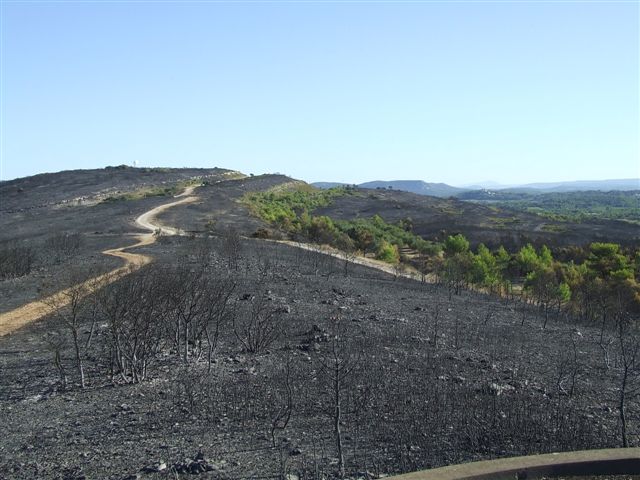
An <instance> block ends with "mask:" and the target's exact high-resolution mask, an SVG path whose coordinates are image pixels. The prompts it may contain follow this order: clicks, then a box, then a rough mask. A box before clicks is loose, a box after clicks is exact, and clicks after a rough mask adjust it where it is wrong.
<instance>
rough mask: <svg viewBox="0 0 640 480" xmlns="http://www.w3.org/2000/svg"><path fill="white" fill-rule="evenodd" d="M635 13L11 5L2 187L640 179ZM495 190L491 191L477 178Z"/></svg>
mask: <svg viewBox="0 0 640 480" xmlns="http://www.w3.org/2000/svg"><path fill="white" fill-rule="evenodd" d="M638 9H639V5H638V3H637V2H626V1H618V2H581V3H578V2H511V3H506V2H451V3H447V2H424V3H418V2H399V3H379V2H371V3H367V2H330V3H322V2H311V3H309V2H305V3H291V2H265V3H263V2H260V3H256V2H242V1H239V2H233V3H232V2H215V3H205V2H188V1H186V2H182V3H167V2H132V3H128V2H75V1H71V2H18V1H4V2H2V3H0V27H1V28H0V35H1V37H2V38H1V41H0V50H1V51H0V58H1V65H0V67H1V75H0V80H1V82H0V83H1V85H0V97H1V98H0V104H1V108H0V137H1V138H0V179H11V178H16V177H23V176H28V175H33V174H36V173H39V172H42V171H58V170H69V169H77V168H100V167H104V166H107V165H118V164H130V165H131V164H133V163H134V162H137V163H138V164H139V165H140V166H155V165H166V166H171V167H181V166H183V165H185V164H189V165H190V166H192V167H201V168H205V167H210V166H212V165H225V166H227V167H228V168H232V169H237V170H240V171H243V172H247V173H249V172H251V173H256V174H257V173H263V172H274V171H279V172H283V173H286V174H288V175H290V176H292V177H295V178H301V179H304V180H306V181H309V182H316V181H333V180H336V181H338V180H341V181H344V182H346V183H362V182H364V181H369V180H371V179H374V178H416V179H424V180H425V181H428V182H442V183H448V184H450V185H465V184H471V183H478V182H482V181H487V179H488V180H490V181H494V182H498V183H500V184H505V185H514V184H525V183H538V182H558V181H571V180H574V179H576V178H577V179H585V178H586V179H599V178H614V179H615V178H637V177H640V161H639V158H640V148H639V138H638V137H639V135H638V132H639V128H640V121H639V116H640V114H639V108H640V102H639V100H640V96H639V94H638V84H639V73H638V57H639V55H638V54H639V52H638V37H639V27H638ZM479 179H485V180H479Z"/></svg>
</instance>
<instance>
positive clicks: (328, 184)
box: [311, 182, 348, 190]
mask: <svg viewBox="0 0 640 480" xmlns="http://www.w3.org/2000/svg"><path fill="white" fill-rule="evenodd" d="M311 185H313V186H314V187H317V188H322V189H323V190H327V189H329V188H335V187H344V186H345V185H348V183H340V182H315V183H312V184H311Z"/></svg>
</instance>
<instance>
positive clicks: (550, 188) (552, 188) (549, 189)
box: [312, 178, 640, 199]
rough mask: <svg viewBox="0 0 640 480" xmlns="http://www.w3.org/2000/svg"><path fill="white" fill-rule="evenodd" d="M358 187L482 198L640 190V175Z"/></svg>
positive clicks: (409, 182) (384, 183) (402, 182)
mask: <svg viewBox="0 0 640 480" xmlns="http://www.w3.org/2000/svg"><path fill="white" fill-rule="evenodd" d="M312 185H313V186H314V187H318V188H333V187H338V186H342V185H348V184H346V183H340V182H316V183H312ZM357 186H358V187H360V188H373V189H380V188H384V189H388V188H389V187H391V189H392V190H399V191H401V192H411V193H417V194H420V195H431V196H434V197H444V198H446V197H451V196H459V197H461V198H464V199H484V198H486V197H487V196H494V195H495V194H496V193H497V192H500V194H522V193H528V194H538V193H563V192H582V191H603V192H609V191H612V190H619V191H629V190H640V179H638V178H626V179H615V180H578V181H574V182H547V183H527V184H524V185H511V186H507V185H501V184H499V183H496V182H491V181H486V182H480V183H476V184H470V185H468V186H465V187H453V186H451V185H447V184H446V183H428V182H424V181H422V180H390V181H383V180H376V181H373V182H365V183H361V184H359V185H357Z"/></svg>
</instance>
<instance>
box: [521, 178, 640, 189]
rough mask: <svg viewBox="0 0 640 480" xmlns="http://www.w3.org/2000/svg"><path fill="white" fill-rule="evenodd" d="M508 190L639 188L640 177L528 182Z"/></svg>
mask: <svg viewBox="0 0 640 480" xmlns="http://www.w3.org/2000/svg"><path fill="white" fill-rule="evenodd" d="M509 190H544V191H546V192H578V191H586V190H601V191H611V190H640V179H638V178H625V179H617V180H579V181H575V182H552V183H528V184H526V185H519V186H518V187H511V188H509Z"/></svg>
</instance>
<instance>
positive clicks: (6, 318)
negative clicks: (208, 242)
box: [0, 187, 198, 337]
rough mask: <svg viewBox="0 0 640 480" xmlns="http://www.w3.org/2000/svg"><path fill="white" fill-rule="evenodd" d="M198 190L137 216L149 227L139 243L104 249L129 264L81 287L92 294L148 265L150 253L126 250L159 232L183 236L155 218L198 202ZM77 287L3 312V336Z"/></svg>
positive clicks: (49, 309)
mask: <svg viewBox="0 0 640 480" xmlns="http://www.w3.org/2000/svg"><path fill="white" fill-rule="evenodd" d="M194 189H195V187H188V188H186V189H185V191H184V192H183V193H181V194H180V195H177V196H176V197H182V198H181V199H180V200H176V201H174V202H170V203H166V204H164V205H160V206H158V207H155V208H153V209H151V210H149V211H148V212H145V213H143V214H142V215H140V216H139V217H138V218H137V219H136V224H137V225H139V226H140V227H142V228H144V229H146V230H149V233H143V234H140V235H136V239H137V240H138V242H137V243H135V244H133V245H129V246H126V247H120V248H112V249H108V250H104V251H103V252H102V253H103V254H104V255H110V256H112V257H118V258H121V259H123V260H124V262H125V264H124V265H123V266H121V267H118V268H116V269H114V270H111V271H110V272H107V273H104V274H102V275H98V276H96V277H93V278H90V279H89V280H87V281H86V282H84V283H82V284H81V286H83V287H84V291H85V293H86V294H89V293H90V292H92V291H93V290H95V289H96V288H102V287H103V286H105V285H108V284H109V283H112V282H115V281H116V280H117V279H119V278H121V277H122V276H124V275H128V274H129V273H132V272H134V271H136V270H138V269H140V268H141V267H143V266H145V265H147V264H148V263H150V262H151V260H152V259H151V257H150V256H148V255H142V254H140V253H131V252H125V250H128V249H131V248H138V247H143V246H145V245H151V244H153V243H155V241H156V239H157V235H156V233H160V234H162V235H182V231H181V230H179V229H176V228H173V227H167V226H163V225H159V224H157V223H153V220H154V219H155V217H156V216H157V215H158V214H160V213H161V212H163V211H165V210H167V209H169V208H172V207H175V206H177V205H183V204H186V203H192V202H194V201H196V200H197V199H198V197H196V196H192V195H191V194H192V193H193V190H194ZM77 287H78V285H75V286H73V287H70V288H68V289H64V290H61V291H59V292H57V293H54V294H53V295H50V296H49V297H46V298H43V299H41V300H36V301H33V302H30V303H27V304H26V305H23V306H22V307H18V308H16V309H14V310H10V311H8V312H5V313H2V314H0V337H2V336H4V335H8V334H10V333H12V332H14V331H16V330H18V329H19V328H21V327H24V326H25V325H28V324H30V323H32V322H35V321H36V320H39V319H41V318H43V317H45V316H47V315H49V314H51V313H53V312H54V311H55V310H56V309H57V308H60V307H62V306H64V305H65V304H66V303H68V300H67V299H68V298H69V295H68V294H69V291H70V290H71V289H74V288H77Z"/></svg>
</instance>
